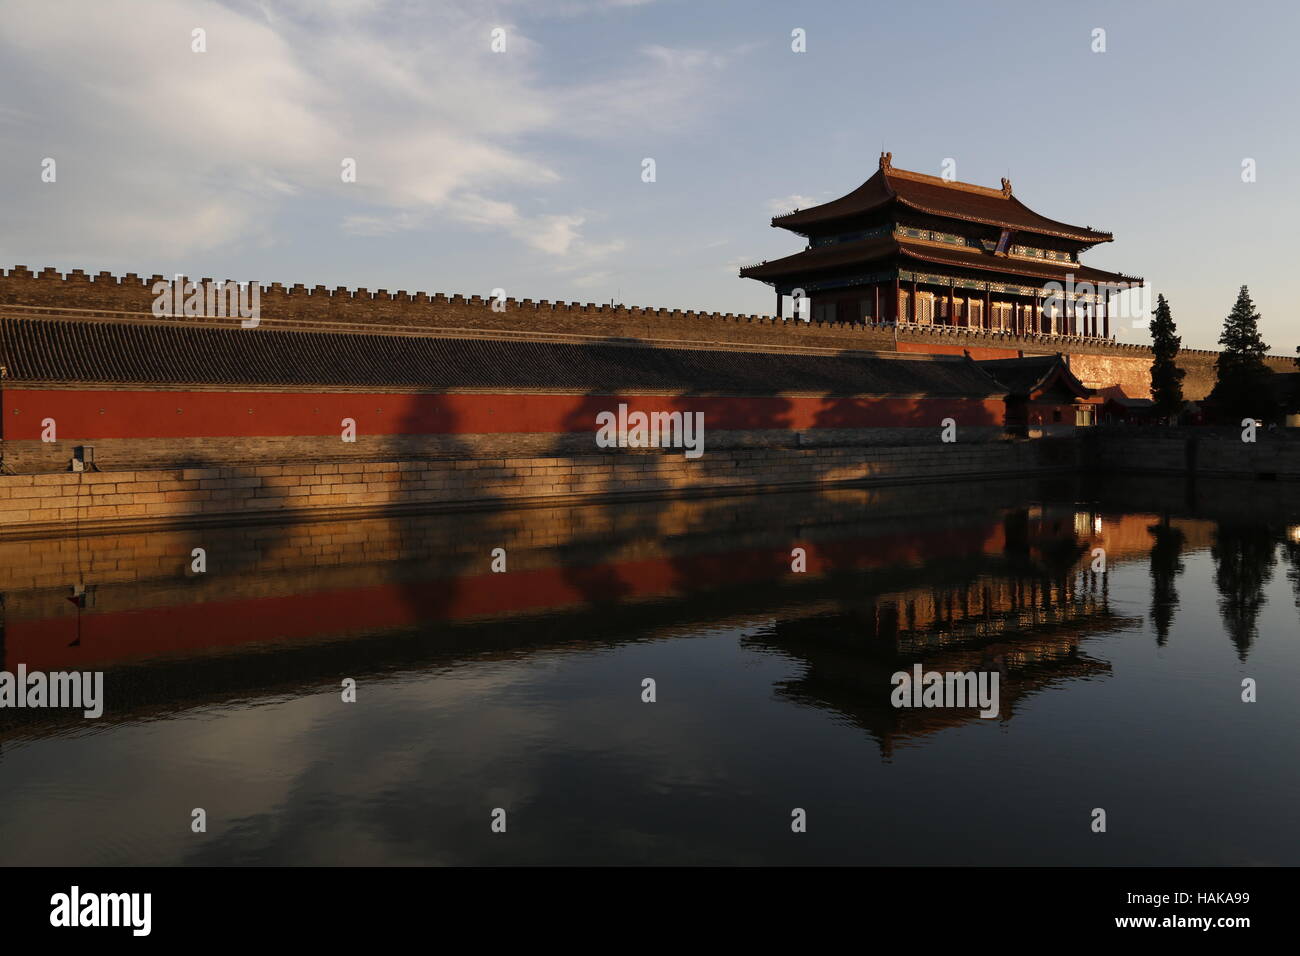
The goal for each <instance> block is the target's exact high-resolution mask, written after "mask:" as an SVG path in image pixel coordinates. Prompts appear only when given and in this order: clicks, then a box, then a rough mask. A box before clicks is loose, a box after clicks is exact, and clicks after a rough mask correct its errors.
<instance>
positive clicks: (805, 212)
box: [772, 153, 1114, 245]
mask: <svg viewBox="0 0 1300 956" xmlns="http://www.w3.org/2000/svg"><path fill="white" fill-rule="evenodd" d="M891 202H896V203H898V204H899V205H901V206H904V207H907V208H909V209H913V210H915V211H917V212H922V213H928V214H930V215H934V216H943V217H947V218H950V219H964V220H966V221H968V222H977V223H982V224H984V225H989V226H998V227H1000V228H1003V229H1011V230H1013V231H1017V232H1030V233H1037V234H1040V235H1045V236H1056V237H1058V238H1062V239H1071V240H1074V241H1076V242H1082V243H1086V244H1088V245H1094V244H1096V243H1099V242H1110V241H1111V240H1112V239H1113V238H1114V236H1113V235H1112V234H1111V233H1109V232H1102V231H1100V230H1097V229H1092V228H1090V227H1086V226H1074V225H1071V224H1069V223H1066V222H1059V221H1057V220H1055V219H1048V218H1047V217H1046V216H1041V215H1039V214H1038V213H1036V212H1034V211H1033V210H1032V209H1030V208H1029V207H1028V206H1026V205H1025V204H1024V203H1022V202H1021V201H1020V200H1019V199H1017V198H1016V197H1015V196H1013V195H1012V194H1011V181H1010V180H1007V179H1004V180H1002V188H1001V189H992V188H990V187H987V186H977V185H975V184H973V183H961V182H956V181H949V180H946V179H943V178H941V177H939V176H927V175H926V174H924V173H916V172H912V171H911V170H907V169H896V168H895V167H894V166H893V164H892V154H890V153H882V154H881V156H880V169H879V170H877V172H876V174H875V175H874V176H872V177H871V178H870V179H868V180H867V181H866V182H865V183H863V184H862V185H861V186H859V187H858V188H857V189H855V190H853V191H852V192H851V193H848V194H846V195H844V196H841V197H840V198H839V199H833V200H831V201H830V202H827V203H822V204H821V205H820V206H813V207H811V208H810V209H799V210H796V211H794V212H791V213H787V214H786V215H784V216H776V217H774V218H773V219H772V225H774V226H779V227H780V228H782V229H789V230H792V231H793V232H798V233H803V234H806V232H807V231H808V230H809V229H811V228H812V227H815V226H818V225H822V224H829V223H831V222H833V221H834V220H837V219H851V218H853V217H855V216H860V215H863V214H865V213H868V212H871V211H873V210H875V209H878V208H880V207H882V206H884V205H886V204H888V203H891Z"/></svg>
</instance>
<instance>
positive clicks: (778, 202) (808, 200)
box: [767, 193, 817, 216]
mask: <svg viewBox="0 0 1300 956" xmlns="http://www.w3.org/2000/svg"><path fill="white" fill-rule="evenodd" d="M816 205H817V200H816V199H813V198H812V197H811V196H800V195H799V194H798V193H794V194H792V195H789V196H782V197H780V198H779V199H769V200H768V201H767V208H768V209H769V210H770V211H771V213H772V215H774V216H781V215H784V214H785V213H787V212H791V211H792V210H795V209H807V208H808V207H809V206H816Z"/></svg>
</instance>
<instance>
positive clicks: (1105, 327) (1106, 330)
mask: <svg viewBox="0 0 1300 956" xmlns="http://www.w3.org/2000/svg"><path fill="white" fill-rule="evenodd" d="M1101 321H1102V327H1101V334H1102V335H1104V336H1105V337H1106V338H1110V300H1109V299H1107V300H1106V311H1105V312H1103V313H1102V314H1101Z"/></svg>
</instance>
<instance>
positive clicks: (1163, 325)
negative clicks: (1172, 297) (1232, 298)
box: [1151, 295, 1187, 418]
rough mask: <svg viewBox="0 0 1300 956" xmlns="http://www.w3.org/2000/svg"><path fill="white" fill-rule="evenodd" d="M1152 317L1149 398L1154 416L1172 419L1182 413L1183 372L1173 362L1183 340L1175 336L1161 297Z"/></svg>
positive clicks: (1172, 320)
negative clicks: (1152, 357) (1153, 403)
mask: <svg viewBox="0 0 1300 956" xmlns="http://www.w3.org/2000/svg"><path fill="white" fill-rule="evenodd" d="M1153 314H1154V315H1155V318H1154V319H1153V320H1152V322H1151V351H1152V353H1153V354H1154V355H1155V361H1153V362H1152V363H1151V399H1152V401H1153V402H1155V411H1156V414H1157V415H1159V416H1160V417H1161V418H1172V417H1173V416H1175V415H1177V414H1178V413H1179V412H1181V411H1182V410H1183V376H1185V375H1186V374H1187V371H1186V370H1185V369H1181V368H1179V367H1178V366H1177V365H1176V364H1175V363H1174V359H1176V358H1177V357H1178V349H1179V348H1180V347H1181V346H1182V344H1183V340H1182V338H1181V337H1180V336H1178V335H1176V334H1175V333H1176V332H1177V331H1178V327H1177V326H1176V325H1174V317H1173V316H1172V315H1170V313H1169V303H1168V302H1167V301H1165V297H1164V296H1163V295H1160V296H1156V310H1155V312H1154V313H1153Z"/></svg>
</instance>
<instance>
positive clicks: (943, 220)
mask: <svg viewBox="0 0 1300 956" xmlns="http://www.w3.org/2000/svg"><path fill="white" fill-rule="evenodd" d="M772 225H773V226H777V227H779V228H781V229H788V230H790V231H791V232H794V233H797V234H799V235H801V236H805V237H807V239H808V240H809V245H808V247H807V248H806V249H804V250H803V251H802V252H797V253H795V254H794V255H791V256H786V257H784V258H782V259H776V260H773V261H770V262H763V263H761V264H759V265H754V266H749V267H748V268H745V269H742V270H741V272H740V274H741V276H743V277H745V278H750V279H759V280H761V281H763V282H767V283H769V284H772V285H775V286H776V287H777V288H778V290H780V289H783V288H784V289H788V288H791V287H793V286H802V287H804V288H805V289H808V288H816V287H817V286H818V284H819V281H820V282H821V284H823V285H824V284H826V280H832V279H834V278H836V277H840V278H849V277H851V276H853V275H854V274H861V273H871V274H873V275H874V276H877V277H878V276H879V275H880V273H881V271H882V270H886V271H890V272H894V273H895V274H896V273H897V272H899V271H905V272H908V273H913V274H914V273H917V272H922V273H927V274H930V273H935V272H941V273H943V274H944V275H951V276H953V277H956V278H980V279H984V280H986V281H994V282H999V283H1010V284H1014V285H1018V286H1041V285H1042V284H1043V283H1046V282H1050V281H1057V282H1061V283H1065V282H1066V281H1067V278H1069V277H1073V281H1074V282H1075V283H1080V282H1091V283H1100V282H1106V283H1115V284H1120V285H1123V286H1128V285H1133V284H1137V283H1140V282H1141V280H1140V279H1136V278H1135V277H1133V276H1126V275H1123V274H1122V273H1114V272H1106V271H1103V270H1101V269H1093V268H1090V267H1088V266H1084V265H1082V264H1081V263H1080V262H1079V254H1080V253H1081V252H1083V251H1085V250H1087V249H1089V248H1091V247H1092V246H1095V245H1097V244H1098V243H1102V242H1110V241H1111V239H1112V238H1113V237H1112V235H1111V234H1110V233H1109V232H1102V231H1100V230H1096V229H1093V228H1092V227H1090V226H1074V225H1071V224H1069V223H1065V222H1058V221H1057V220H1055V219H1049V218H1047V217H1046V216H1042V215H1039V214H1038V213H1036V212H1034V211H1033V210H1032V209H1030V208H1029V207H1028V206H1026V205H1025V204H1024V203H1022V202H1021V201H1020V200H1019V199H1017V198H1016V197H1015V196H1014V195H1013V194H1012V192H1011V183H1010V181H1009V180H1006V179H1004V180H1002V187H1001V188H1000V189H993V188H989V187H987V186H977V185H973V184H971V183H962V182H956V181H950V180H947V179H944V178H942V177H939V176H928V175H925V174H923V173H916V172H912V171H910V170H905V169H898V168H896V167H894V166H893V164H892V157H891V154H890V153H882V154H881V157H880V168H879V170H877V172H876V174H875V175H873V176H872V177H871V178H870V179H868V180H867V181H866V182H865V183H863V184H862V185H861V186H859V187H858V188H857V189H855V190H853V191H852V192H850V193H848V194H847V195H844V196H841V197H840V198H839V199H835V200H832V201H831V202H827V203H823V204H821V205H820V206H814V207H812V208H811V209H800V210H796V211H794V212H791V213H787V214H786V215H782V216H776V217H774V218H773V219H772Z"/></svg>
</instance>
